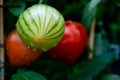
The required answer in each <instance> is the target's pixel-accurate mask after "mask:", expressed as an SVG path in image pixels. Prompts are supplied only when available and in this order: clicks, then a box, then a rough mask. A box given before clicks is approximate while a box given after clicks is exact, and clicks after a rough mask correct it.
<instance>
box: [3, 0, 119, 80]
mask: <svg viewBox="0 0 120 80" xmlns="http://www.w3.org/2000/svg"><path fill="white" fill-rule="evenodd" d="M11 1H16V2H11ZM9 2H11V3H9ZM38 2H39V0H4V3H5V4H8V3H9V4H15V3H18V4H20V5H21V7H17V8H9V9H8V8H5V9H4V12H5V13H4V22H5V23H4V25H5V33H6V34H7V33H9V32H10V31H11V30H12V29H14V28H15V24H16V20H17V18H18V16H19V14H20V13H21V12H22V11H23V10H24V9H25V8H27V7H29V6H31V5H33V4H35V3H38ZM42 3H44V4H48V5H51V6H53V7H55V8H56V9H58V10H59V11H60V12H61V13H62V14H63V16H64V18H65V20H68V19H70V20H76V21H79V22H81V23H82V24H83V25H84V26H85V28H86V29H87V30H88V31H89V29H90V26H91V23H92V21H93V19H94V18H96V26H95V38H94V50H93V58H92V59H90V60H88V59H87V58H86V56H87V54H86V52H87V51H85V52H84V53H83V54H82V55H81V56H80V57H79V59H78V60H77V61H76V62H75V63H74V64H66V63H61V62H57V61H54V60H51V59H49V58H48V57H47V56H46V55H44V54H43V55H42V56H41V57H40V58H39V59H38V60H37V61H36V62H33V63H32V64H31V65H29V66H25V67H23V68H25V69H28V71H23V72H22V74H21V73H15V72H14V70H11V72H9V73H11V75H12V79H13V78H18V77H19V78H20V77H21V78H24V77H25V76H28V77H31V78H35V79H36V78H37V77H39V78H41V79H39V80H42V78H43V76H45V77H46V79H48V80H119V78H120V77H119V76H118V75H120V69H119V68H118V67H120V61H115V59H114V53H112V52H111V49H110V45H111V44H112V43H115V44H116V45H119V44H120V37H119V33H120V10H119V9H120V5H119V4H120V0H109V1H108V0H79V1H78V0H72V1H67V0H58V1H55V0H43V1H42ZM88 34H89V32H88ZM114 62H116V63H117V66H116V65H115V64H113V63H114ZM113 66H114V67H113ZM10 68H11V67H10ZM10 68H9V69H10ZM29 70H30V71H29ZM12 71H13V72H12ZM31 71H32V72H31ZM33 71H34V72H33ZM6 73H8V72H7V71H6ZM13 73H14V74H13ZM41 74H42V75H43V76H42V75H41ZM23 76H24V77H23ZM6 77H8V76H7V75H6ZM10 77H11V76H10ZM35 79H33V80H35ZM44 79H45V78H43V80H44ZM18 80H19V79H18ZM29 80H30V79H29Z"/></svg>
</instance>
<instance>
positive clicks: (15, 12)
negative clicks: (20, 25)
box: [7, 0, 26, 17]
mask: <svg viewBox="0 0 120 80" xmlns="http://www.w3.org/2000/svg"><path fill="white" fill-rule="evenodd" d="M7 4H8V5H14V4H16V5H18V6H17V7H13V8H12V7H11V8H9V10H10V12H11V13H12V14H13V15H15V16H17V17H18V16H19V15H20V14H21V13H22V12H23V11H24V9H25V7H26V4H25V2H24V1H22V0H10V1H9V2H8V3H7Z"/></svg>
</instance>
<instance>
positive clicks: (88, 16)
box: [81, 0, 101, 30]
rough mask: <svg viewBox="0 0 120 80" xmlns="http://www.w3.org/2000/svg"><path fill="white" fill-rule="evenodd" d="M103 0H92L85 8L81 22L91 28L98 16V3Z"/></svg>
mask: <svg viewBox="0 0 120 80" xmlns="http://www.w3.org/2000/svg"><path fill="white" fill-rule="evenodd" d="M100 2H101V0H91V1H90V2H89V3H88V4H87V5H86V6H85V8H84V10H83V15H82V19H81V22H82V23H83V25H84V26H85V27H86V29H87V30H89V28H90V26H91V23H92V21H93V19H94V18H95V16H96V11H97V5H98V4H99V3H100Z"/></svg>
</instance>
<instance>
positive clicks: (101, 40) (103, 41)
mask: <svg viewBox="0 0 120 80" xmlns="http://www.w3.org/2000/svg"><path fill="white" fill-rule="evenodd" d="M109 50H110V43H109V41H108V39H107V36H106V33H105V31H104V30H101V31H100V32H97V33H96V34H95V38H94V50H93V52H94V56H99V55H101V54H105V53H108V51H109Z"/></svg>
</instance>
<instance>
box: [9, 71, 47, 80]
mask: <svg viewBox="0 0 120 80" xmlns="http://www.w3.org/2000/svg"><path fill="white" fill-rule="evenodd" d="M11 80H46V78H45V77H44V76H42V75H41V74H38V73H36V72H33V71H27V72H25V71H24V70H22V71H20V70H18V73H16V74H13V75H12V77H11Z"/></svg>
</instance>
